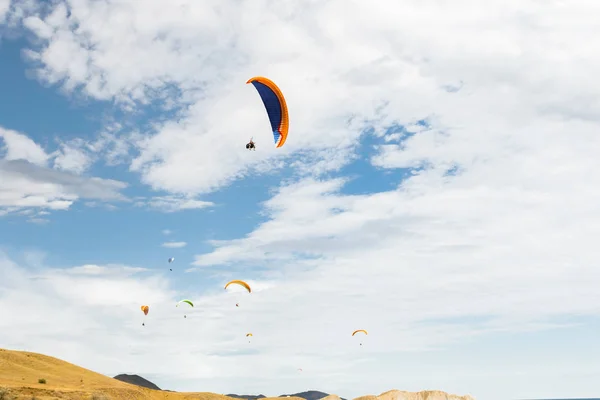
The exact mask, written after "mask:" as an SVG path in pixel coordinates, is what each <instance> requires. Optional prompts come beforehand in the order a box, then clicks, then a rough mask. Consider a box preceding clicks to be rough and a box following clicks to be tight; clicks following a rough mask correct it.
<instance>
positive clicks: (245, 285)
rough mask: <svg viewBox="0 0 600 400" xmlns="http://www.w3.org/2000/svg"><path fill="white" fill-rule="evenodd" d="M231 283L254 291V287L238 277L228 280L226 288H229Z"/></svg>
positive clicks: (250, 291) (249, 291)
mask: <svg viewBox="0 0 600 400" xmlns="http://www.w3.org/2000/svg"><path fill="white" fill-rule="evenodd" d="M230 285H240V286H242V287H244V288H246V290H247V291H248V293H252V289H251V288H250V285H248V284H247V283H246V282H244V281H240V280H238V279H234V280H233V281H230V282H227V285H225V289H227V288H228V287H229V286H230Z"/></svg>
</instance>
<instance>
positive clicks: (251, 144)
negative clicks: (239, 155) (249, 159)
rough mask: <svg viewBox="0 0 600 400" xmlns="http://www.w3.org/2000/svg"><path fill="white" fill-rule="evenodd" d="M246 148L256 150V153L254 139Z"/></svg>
mask: <svg viewBox="0 0 600 400" xmlns="http://www.w3.org/2000/svg"><path fill="white" fill-rule="evenodd" d="M246 148H247V149H248V150H254V151H256V146H254V142H253V141H252V138H250V142H249V143H248V144H246Z"/></svg>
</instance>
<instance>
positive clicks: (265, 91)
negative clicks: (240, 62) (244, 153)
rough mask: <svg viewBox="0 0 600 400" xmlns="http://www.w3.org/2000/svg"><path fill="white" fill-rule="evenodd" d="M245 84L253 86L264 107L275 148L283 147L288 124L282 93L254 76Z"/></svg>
mask: <svg viewBox="0 0 600 400" xmlns="http://www.w3.org/2000/svg"><path fill="white" fill-rule="evenodd" d="M246 83H247V84H248V83H251V84H253V85H254V87H255V88H256V90H257V91H258V94H259V95H260V98H261V99H262V101H263V104H264V105H265V109H266V110H267V114H268V115H269V121H270V122H271V130H272V131H273V139H274V140H275V147H281V146H283V144H284V143H285V140H286V139H287V135H288V130H289V124H290V123H289V116H288V109H287V104H286V102H285V98H284V97H283V93H281V90H279V88H278V87H277V85H276V84H275V83H273V81H271V80H270V79H268V78H265V77H262V76H255V77H254V78H251V79H249V80H248V82H246Z"/></svg>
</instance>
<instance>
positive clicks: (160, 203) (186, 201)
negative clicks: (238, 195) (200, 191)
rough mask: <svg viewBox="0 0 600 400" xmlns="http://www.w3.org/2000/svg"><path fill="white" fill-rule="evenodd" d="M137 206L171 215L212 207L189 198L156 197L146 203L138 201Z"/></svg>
mask: <svg viewBox="0 0 600 400" xmlns="http://www.w3.org/2000/svg"><path fill="white" fill-rule="evenodd" d="M136 205H138V206H149V207H150V208H154V209H156V210H158V211H162V212H166V213H172V212H177V211H183V210H194V209H200V208H206V207H210V206H212V205H214V204H213V203H212V202H210V201H202V200H196V199H193V198H189V197H178V196H157V197H153V198H152V199H150V200H147V201H138V202H137V203H136Z"/></svg>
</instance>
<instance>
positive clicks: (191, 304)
mask: <svg viewBox="0 0 600 400" xmlns="http://www.w3.org/2000/svg"><path fill="white" fill-rule="evenodd" d="M181 303H186V304H189V305H190V306H192V307H194V303H192V302H191V301H190V300H187V299H183V300H180V301H179V302H178V303H177V304H176V305H175V307H179V305H180V304H181ZM183 318H187V315H185V314H184V315H183Z"/></svg>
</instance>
